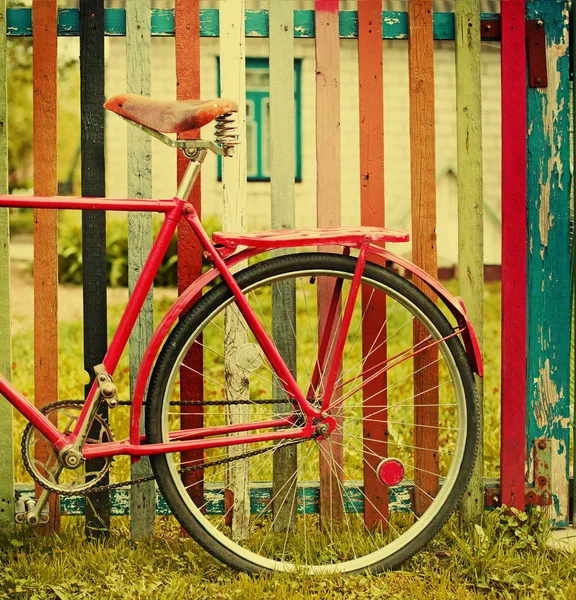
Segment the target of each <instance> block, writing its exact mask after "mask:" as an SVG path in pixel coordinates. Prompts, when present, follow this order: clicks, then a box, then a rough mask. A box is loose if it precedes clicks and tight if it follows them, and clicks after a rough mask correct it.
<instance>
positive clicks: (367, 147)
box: [358, 0, 388, 527]
mask: <svg viewBox="0 0 576 600" xmlns="http://www.w3.org/2000/svg"><path fill="white" fill-rule="evenodd" d="M382 68H383V65H382V2H381V0H364V1H363V2H359V3H358V76H359V86H360V89H359V92H360V215H361V222H362V225H367V226H371V227H384V88H383V79H384V78H383V71H382ZM362 292H363V294H362V314H363V315H365V318H364V322H363V326H362V355H363V357H364V361H365V362H364V372H366V373H369V374H370V373H374V372H375V371H374V370H375V369H376V368H377V366H378V365H381V364H383V363H384V362H385V361H386V356H387V344H386V343H383V340H385V339H386V327H384V328H382V321H383V320H385V319H386V298H385V297H384V296H383V294H378V298H377V299H374V297H372V299H371V300H370V289H366V290H364V289H363V290H362ZM386 381H387V374H386V373H383V374H382V375H381V376H379V377H376V378H373V379H372V381H369V382H368V383H367V384H366V386H365V387H364V388H363V395H364V407H363V411H364V417H365V419H366V421H365V422H364V446H365V451H364V461H365V462H364V494H365V495H366V498H367V499H368V501H367V502H365V503H364V521H365V523H366V525H367V526H368V527H372V526H373V525H375V524H376V523H378V522H381V523H382V524H383V525H384V524H385V519H387V518H388V488H387V486H385V485H383V484H382V483H381V482H380V481H379V480H378V477H377V476H376V469H377V467H378V463H379V462H380V458H379V457H385V456H386V455H387V451H388V448H387V445H386V444H385V443H383V442H385V441H386V438H387V426H386V423H381V422H380V420H381V419H383V418H385V415H386V413H385V412H384V413H383V412H382V411H383V407H384V406H386V404H387V393H386V388H387V387H388V386H387V383H386ZM374 413H378V415H380V416H379V417H378V416H375V415H374ZM382 415H384V416H382Z"/></svg>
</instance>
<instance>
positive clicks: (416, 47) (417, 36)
mask: <svg viewBox="0 0 576 600" xmlns="http://www.w3.org/2000/svg"><path fill="white" fill-rule="evenodd" d="M408 19H409V29H410V34H409V43H408V63H409V70H410V75H409V77H410V164H411V179H412V182H411V190H412V259H413V261H414V262H415V263H416V264H417V265H418V266H420V267H422V268H423V269H424V270H425V271H427V272H428V273H429V274H430V275H432V276H433V277H435V278H436V277H437V276H438V268H437V255H436V254H437V252H436V157H435V142H436V140H435V135H436V132H435V117H434V38H433V31H432V0H409V2H408ZM416 285H418V286H420V287H421V288H423V287H426V286H424V285H423V284H421V283H420V282H419V281H416ZM423 291H424V293H426V294H427V295H428V296H430V297H431V298H432V299H433V300H435V297H434V294H431V293H430V291H429V290H428V289H426V290H424V289H423ZM427 335H428V332H427V331H425V330H424V328H423V327H422V326H421V325H419V324H415V326H414V345H417V344H420V343H422V341H423V340H424V339H426V337H427ZM437 356H438V352H437V349H436V347H434V348H430V349H428V350H425V351H423V352H420V353H418V354H417V355H416V356H415V357H414V372H415V376H414V398H415V399H417V400H418V402H417V404H419V405H421V406H416V407H415V409H414V445H415V446H416V447H418V448H421V449H420V450H415V452H414V461H415V471H414V483H415V486H416V492H415V494H414V509H415V512H416V513H417V514H422V513H423V512H424V511H425V510H426V508H427V507H428V506H429V503H430V497H432V498H435V497H436V494H437V493H438V485H439V479H438V476H437V475H435V473H438V466H439V465H438V453H437V452H430V451H429V450H430V449H432V450H436V449H438V429H437V426H438V406H434V405H437V404H438V392H437V387H438V367H437ZM426 390H428V391H426ZM415 402H416V400H415ZM426 404H430V406H422V405H426Z"/></svg>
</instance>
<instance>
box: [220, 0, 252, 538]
mask: <svg viewBox="0 0 576 600" xmlns="http://www.w3.org/2000/svg"><path fill="white" fill-rule="evenodd" d="M243 15H244V0H239V1H238V2H237V3H235V4H234V5H232V4H230V3H226V4H222V6H221V11H220V59H221V62H220V75H221V85H222V90H221V93H222V96H225V97H230V98H235V99H237V100H238V115H237V119H238V134H239V136H240V140H246V76H245V74H246V50H245V48H246V40H245V31H244V19H243V18H242V16H243ZM222 182H223V191H224V198H223V200H224V206H223V227H224V231H243V230H245V228H246V222H245V217H246V184H247V179H246V144H245V143H244V144H240V145H239V146H237V148H236V152H235V155H234V158H225V159H224V160H223V161H222ZM242 266H244V265H242ZM238 268H241V266H240V265H239V266H238ZM241 320H242V316H241V315H240V312H239V311H238V309H237V308H236V305H232V306H231V307H229V308H227V309H225V313H224V331H225V336H226V339H227V340H234V343H233V344H232V343H231V344H226V347H225V352H224V354H225V367H224V370H225V374H224V377H225V382H226V397H227V398H230V399H243V398H249V397H250V396H249V394H250V389H249V385H248V378H247V377H246V375H245V373H244V371H243V370H242V369H241V368H239V367H238V366H237V364H236V358H235V349H236V348H238V347H240V346H242V344H244V343H246V339H247V338H246V330H245V328H244V326H243V324H242V323H241ZM249 417H250V410H249V406H248V405H238V406H231V407H229V408H227V411H226V418H227V421H228V423H231V424H232V423H245V422H246V421H248V419H249ZM247 450H248V448H247V447H245V446H232V447H230V449H229V450H228V453H229V455H235V454H240V453H243V452H246V451H247ZM225 495H226V498H227V509H226V510H227V517H228V520H229V521H231V524H232V536H233V537H234V539H237V540H240V539H243V538H245V537H247V535H248V528H249V519H250V461H249V460H238V461H236V462H235V463H233V464H232V465H231V466H230V467H229V468H228V469H227V472H226V494H225Z"/></svg>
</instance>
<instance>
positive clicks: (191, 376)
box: [174, 0, 204, 506]
mask: <svg viewBox="0 0 576 600" xmlns="http://www.w3.org/2000/svg"><path fill="white" fill-rule="evenodd" d="M174 22H175V31H176V97H177V99H178V100H187V99H194V98H196V99H197V98H200V3H199V0H176V8H175V13H174ZM199 133H200V132H199V131H198V130H195V131H194V132H193V135H191V136H190V139H192V138H198V137H199ZM188 164H189V160H188V159H187V158H186V157H185V156H184V155H183V154H182V152H181V151H180V150H178V168H177V169H178V174H177V177H178V182H180V180H181V179H182V177H183V175H184V171H185V170H186V167H187V166H188ZM189 200H190V202H191V203H192V204H193V206H194V208H195V209H196V211H197V212H198V214H200V213H201V204H202V202H201V195H200V177H198V180H197V182H196V184H195V186H194V188H193V190H192V193H191V195H190V199H189ZM201 274H202V248H201V246H200V242H199V241H198V239H197V238H196V237H195V236H194V234H193V233H192V230H191V229H190V227H189V226H188V225H187V223H186V222H185V221H184V220H182V222H181V223H180V227H179V229H178V292H179V293H182V292H183V291H184V290H185V289H186V288H187V287H188V286H189V285H190V284H191V283H192V282H193V281H195V280H196V279H197V278H198V277H199V276H200V275H201ZM198 341H199V342H200V343H201V342H202V339H201V338H200V339H199V340H198ZM184 364H185V365H186V367H189V368H186V367H183V368H182V369H180V390H181V391H180V393H181V400H182V401H190V400H201V399H202V398H203V390H204V384H203V379H202V377H201V376H200V375H198V374H197V373H202V372H203V357H202V346H200V345H199V344H194V346H193V347H192V349H191V350H190V352H189V353H188V355H187V356H186V359H185V361H184ZM192 369H193V370H192ZM194 371H196V372H194ZM186 411H188V412H189V413H190V414H188V415H186V417H182V427H185V428H187V429H193V428H197V427H202V426H203V423H204V415H203V412H202V407H198V406H195V407H183V408H182V412H183V413H184V412H186ZM202 457H203V451H202V450H193V451H190V452H186V453H183V454H182V460H183V461H201V460H202ZM202 478H203V472H202V471H201V470H199V471H191V472H189V473H188V474H187V475H186V484H187V485H189V486H191V487H190V488H189V489H190V495H191V496H192V498H193V499H194V502H195V503H196V504H198V505H199V506H202V505H203V504H204V485H203V483H202Z"/></svg>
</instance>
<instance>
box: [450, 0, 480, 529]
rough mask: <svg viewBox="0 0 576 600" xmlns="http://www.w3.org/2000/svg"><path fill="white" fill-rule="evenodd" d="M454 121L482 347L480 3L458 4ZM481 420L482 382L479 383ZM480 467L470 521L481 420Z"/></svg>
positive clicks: (465, 293) (462, 227)
mask: <svg viewBox="0 0 576 600" xmlns="http://www.w3.org/2000/svg"><path fill="white" fill-rule="evenodd" d="M455 8H456V32H457V35H456V115H457V116H456V119H457V146H458V273H460V274H461V276H460V277H459V279H458V284H459V288H460V295H461V296H462V298H463V300H464V303H465V304H466V309H467V312H468V316H469V317H470V320H471V322H472V325H473V326H474V331H475V332H476V335H477V336H478V342H479V344H480V347H482V338H483V335H482V334H483V327H484V223H483V176H482V99H481V78H480V7H479V5H478V1H477V0H456V7H455ZM476 386H477V389H478V400H479V404H480V415H482V404H483V402H482V401H483V391H484V390H483V381H482V378H480V377H476ZM479 425H480V427H479V434H480V435H479V437H480V446H479V451H478V459H477V461H476V467H475V469H474V473H473V475H472V480H471V481H470V485H469V486H468V493H467V494H466V495H465V496H464V500H463V501H462V503H461V510H462V516H463V518H464V519H465V520H469V519H471V518H473V517H474V516H476V515H479V514H481V512H482V510H483V509H484V498H483V492H484V487H483V477H484V461H483V456H484V444H483V419H482V418H480V420H479Z"/></svg>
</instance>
